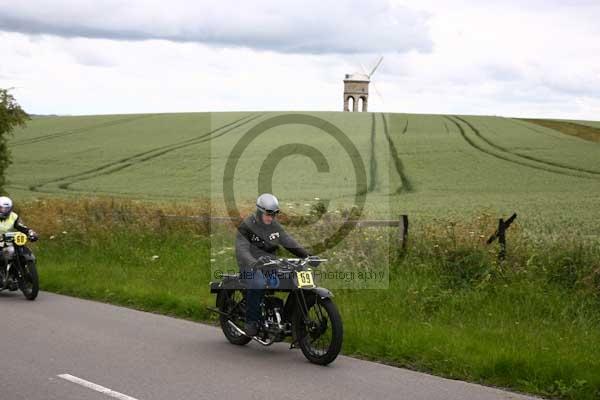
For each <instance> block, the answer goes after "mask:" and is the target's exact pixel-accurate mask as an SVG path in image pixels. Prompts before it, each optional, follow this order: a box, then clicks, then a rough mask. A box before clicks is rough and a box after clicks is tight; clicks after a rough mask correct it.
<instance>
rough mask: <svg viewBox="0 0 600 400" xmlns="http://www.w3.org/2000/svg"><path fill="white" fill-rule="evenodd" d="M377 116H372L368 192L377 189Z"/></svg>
mask: <svg viewBox="0 0 600 400" xmlns="http://www.w3.org/2000/svg"><path fill="white" fill-rule="evenodd" d="M375 132H376V126H375V114H371V151H370V157H371V158H370V159H369V178H370V181H369V188H368V189H367V192H373V191H374V190H375V189H376V187H377V158H375Z"/></svg>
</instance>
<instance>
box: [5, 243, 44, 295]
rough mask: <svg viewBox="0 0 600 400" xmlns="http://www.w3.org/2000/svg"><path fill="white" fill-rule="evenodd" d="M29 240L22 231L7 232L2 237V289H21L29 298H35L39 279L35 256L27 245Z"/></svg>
mask: <svg viewBox="0 0 600 400" xmlns="http://www.w3.org/2000/svg"><path fill="white" fill-rule="evenodd" d="M32 239H34V240H35V239H36V238H32ZM28 240H29V238H28V236H27V235H25V234H24V233H21V232H7V233H4V234H3V235H2V236H1V237H0V258H1V260H0V265H1V267H0V291H2V290H10V291H16V290H17V289H20V290H21V292H23V294H24V295H25V298H26V299H27V300H35V298H36V297H37V295H38V291H39V280H38V274H37V268H36V264H35V256H34V255H33V253H32V252H31V250H29V249H28V248H27V247H26V246H25V245H26V244H27V242H28ZM34 240H32V241H34Z"/></svg>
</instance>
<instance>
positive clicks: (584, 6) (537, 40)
mask: <svg viewBox="0 0 600 400" xmlns="http://www.w3.org/2000/svg"><path fill="white" fill-rule="evenodd" d="M2 2H3V0H0V9H2V10H3V11H2V12H1V13H2V14H4V15H6V13H5V12H4V9H6V8H7V7H1V4H2ZM22 3H24V4H25V5H21V4H20V3H19V4H16V3H15V4H14V8H15V9H17V11H14V12H13V14H11V15H13V16H14V15H16V14H15V13H17V12H18V13H19V15H21V17H23V16H27V18H33V17H35V18H37V19H38V20H40V21H42V22H43V21H46V22H48V23H51V24H53V25H61V24H62V25H64V26H68V25H69V24H70V23H71V22H73V21H74V20H75V19H80V20H81V21H88V20H91V21H92V22H93V24H96V25H94V26H95V27H96V28H97V27H98V26H100V27H103V28H102V29H105V28H106V29H108V28H109V27H112V28H114V29H117V28H118V27H121V28H120V29H121V31H127V30H130V31H131V30H135V31H136V32H138V33H139V32H142V33H144V32H147V31H148V30H150V28H149V27H150V26H153V25H156V27H157V28H156V29H157V31H159V32H162V33H161V35H163V36H165V37H167V36H169V35H184V34H185V35H187V34H191V33H190V32H192V31H193V29H192V28H193V24H192V22H190V21H194V20H195V19H196V18H200V17H197V14H198V13H197V12H194V11H193V9H192V10H190V12H189V13H188V14H187V15H184V14H185V13H184V12H183V11H185V10H184V8H183V6H182V4H183V3H181V2H177V1H176V2H174V3H173V6H172V9H173V11H172V12H165V13H160V12H159V11H160V7H159V6H157V4H163V3H162V2H161V3H148V4H149V5H148V6H147V9H146V10H144V11H143V12H141V13H140V14H139V15H133V14H132V12H131V11H127V10H128V9H127V7H126V6H124V5H123V4H124V3H122V2H113V3H110V4H112V6H114V7H125V8H120V9H119V10H120V12H117V13H110V12H108V11H107V8H106V7H108V8H110V7H109V6H110V4H109V6H102V7H98V6H96V4H95V3H92V2H83V3H82V2H80V3H78V4H80V6H79V7H78V8H77V9H76V10H64V9H61V8H58V9H56V10H55V11H52V13H50V14H49V16H48V17H47V18H46V19H44V18H43V16H42V14H41V12H37V13H36V12H34V11H31V10H33V9H34V8H36V7H34V6H29V4H31V3H30V2H22ZM323 3H324V2H323ZM398 3H399V4H398V5H386V4H383V3H381V4H379V3H378V4H376V5H373V3H358V2H357V3H354V8H352V9H351V11H349V10H350V9H341V8H339V7H337V6H329V5H327V4H326V5H325V6H320V3H311V4H309V5H308V6H304V8H299V7H300V6H297V5H294V3H290V4H286V5H285V7H283V6H279V8H278V9H277V10H275V11H273V10H272V9H271V8H269V7H267V6H265V7H263V8H261V11H260V12H251V10H250V9H249V8H247V9H242V10H241V12H240V13H239V14H240V16H239V17H236V18H238V19H236V20H235V22H231V21H225V20H224V18H225V17H224V16H225V15H226V13H227V11H228V7H227V5H226V4H225V5H215V6H214V7H213V8H212V9H211V10H210V16H211V19H213V20H214V21H215V23H214V24H213V25H210V24H209V25H207V26H210V29H212V31H211V32H213V34H214V35H222V36H223V37H229V38H233V37H235V36H236V35H238V36H240V37H243V38H244V40H246V39H247V41H246V42H244V43H246V45H247V47H244V44H243V43H242V42H243V41H238V42H231V43H229V44H227V45H219V44H218V41H216V40H212V41H210V40H209V41H173V40H156V39H152V40H150V39H146V40H125V39H124V38H123V37H119V38H118V39H114V38H112V39H111V38H105V39H99V38H81V37H78V36H79V35H78V34H72V35H71V34H69V35H67V34H64V35H63V36H57V35H56V33H57V32H54V33H55V34H54V35H45V34H44V35H41V34H30V33H7V32H4V33H2V32H0V54H2V62H0V87H12V86H16V87H18V89H17V90H16V91H15V95H16V96H17V99H18V100H19V101H20V102H21V103H23V104H24V105H25V106H26V107H27V109H28V110H29V111H30V112H34V113H62V114H67V113H72V114H87V113H131V112H175V111H227V110H231V111H233V110H341V106H342V104H341V103H342V101H341V99H342V79H343V76H344V74H345V73H350V72H354V71H358V70H360V64H361V63H362V64H364V65H365V67H366V68H367V69H369V68H370V67H371V65H372V64H373V63H374V62H375V61H376V60H377V58H378V56H379V54H383V55H384V56H385V59H384V62H383V64H382V66H381V67H380V69H379V70H378V71H377V73H376V74H375V76H374V83H375V85H376V87H377V89H378V91H379V92H380V93H381V94H382V97H383V99H382V98H380V97H379V96H377V94H376V93H372V94H371V98H370V99H369V109H370V110H373V111H389V112H416V113H460V114H488V115H506V116H530V117H553V118H573V119H577V118H580V119H592V120H593V119H595V120H599V119H600V28H599V26H600V25H599V24H596V23H595V21H597V20H598V19H600V4H598V5H597V4H596V2H587V1H577V2H562V1H561V2H558V1H556V2H554V0H552V1H550V2H546V1H541V0H540V1H537V0H536V1H534V2H533V3H530V2H528V3H527V5H522V4H521V2H516V0H515V1H512V0H511V1H503V2H489V1H488V2H480V1H477V2H475V1H468V0H450V1H445V2H438V1H433V0H421V1H418V2H417V1H399V2H398ZM550 3H552V4H550ZM40 4H41V5H40ZM46 4H47V3H39V2H38V3H37V5H38V8H39V9H40V10H46V9H47V7H46V8H45V5H46ZM81 4H83V5H85V7H84V6H81ZM169 4H171V3H169ZM248 4H250V3H248ZM265 4H266V3H265ZM277 4H279V3H277ZM303 4H306V3H303ZM324 4H325V3H324ZM336 4H337V3H336ZM548 4H550V5H548ZM359 5H360V6H359ZM27 7H29V8H30V10H28V9H27ZM245 7H250V6H245ZM398 7H400V8H398ZM279 9H286V10H287V11H285V13H286V14H285V15H282V14H281V11H280V10H279ZM389 9H396V10H414V11H410V12H406V13H405V12H404V11H396V14H394V13H392V15H395V16H398V15H402V18H408V19H409V20H410V21H407V22H402V23H401V25H404V26H405V27H404V28H403V29H404V30H403V32H408V31H410V29H413V28H414V29H416V32H417V33H415V35H414V36H413V38H414V37H418V38H421V39H423V38H425V40H421V39H419V40H416V39H414V40H413V39H411V36H410V34H407V37H409V38H408V39H406V38H396V37H392V38H387V37H384V36H386V35H387V33H388V32H389V31H388V28H389V26H392V25H393V24H391V23H390V24H391V25H390V24H388V25H385V24H383V28H382V29H379V25H378V23H373V22H374V21H375V22H378V21H380V20H385V18H386V16H387V15H388V11H389ZM157 10H159V11H157ZM162 14H164V15H162ZM274 15H275V16H277V18H278V19H280V20H281V21H284V22H286V21H287V23H280V24H279V25H277V24H275V25H273V24H267V22H269V21H270V20H269V18H273V16H274ZM359 15H375V16H377V17H376V18H374V19H369V18H368V17H366V18H365V19H364V21H367V22H364V23H363V25H358V26H359V27H360V29H358V28H356V29H354V28H353V29H350V31H351V32H361V29H362V30H363V31H364V30H366V31H368V35H367V36H365V37H366V38H367V39H365V40H364V41H363V42H358V43H355V38H354V37H353V36H349V35H347V33H348V30H349V28H348V25H344V24H343V23H342V22H340V21H346V20H348V19H350V16H353V17H354V18H358V16H359ZM292 16H293V17H292ZM203 18H205V19H206V18H208V17H203ZM219 18H220V19H219ZM377 18H379V19H377ZM397 18H400V17H397ZM412 19H414V21H413V20H412ZM96 20H97V21H96ZM129 20H130V21H131V22H130V23H127V24H126V23H125V22H123V21H129ZM198 20H202V19H198ZM313 20H314V21H316V22H314V24H315V25H314V26H315V27H316V28H315V32H316V33H315V32H313V31H312V30H311V29H309V28H310V27H312V25H311V21H313ZM216 21H225V22H223V23H222V24H221V22H219V23H217V22H216ZM411 21H412V22H411ZM344 23H345V22H344ZM261 24H262V25H261ZM365 24H367V25H368V29H366V28H365ZM237 25H239V26H237ZM263 25H264V26H268V27H269V28H268V29H266V30H264V31H262V30H256V31H252V29H251V28H252V27H253V26H263ZM284 25H285V26H284ZM186 26H188V27H191V28H186ZM236 26H237V27H236ZM300 27H303V29H304V31H302V30H301V29H300ZM411 27H412V28H411ZM415 27H417V28H415ZM112 28H111V29H112ZM186 29H187V30H186ZM190 29H191V30H190ZM390 29H391V28H390ZM21 30H22V31H25V29H21ZM182 32H183V33H182ZM241 32H242V33H243V32H246V33H248V35H249V36H248V37H246V36H244V34H242V33H241ZM279 32H280V34H279ZM293 32H294V34H292V33H293ZM323 32H328V33H330V34H329V35H325V36H323ZM423 32H425V33H423ZM192 33H193V32H192ZM294 35H297V36H298V37H295V36H294ZM419 35H421V36H419ZM423 35H425V36H423ZM90 36H93V35H90ZM100 36H102V35H100ZM159 36H160V35H159ZM274 36H276V37H274ZM315 38H322V40H321V43H320V42H318V41H317V40H316V39H315ZM370 41H372V42H370ZM402 41H404V42H402ZM427 41H430V43H432V47H431V51H427V49H428V47H427V46H425V47H422V46H421V45H423V44H424V43H427ZM300 42H302V43H303V45H302V46H304V47H302V46H300V47H297V46H299V45H298V43H300ZM346 42H348V43H350V45H351V46H354V47H355V48H356V49H359V50H354V51H351V52H350V53H343V52H342V51H346V50H344V48H343V45H346ZM394 43H412V44H411V45H406V46H399V47H398V50H399V51H394V50H397V49H396V48H394V49H388V50H382V51H381V52H379V51H377V49H380V48H385V47H386V46H387V47H388V48H389V47H390V46H393V44H394ZM267 44H268V45H267ZM369 44H372V46H370V47H369V46H368V45H369ZM294 46H296V52H294V51H291V49H292V48H294ZM378 46H383V47H378ZM420 46H421V47H420ZM298 49H300V50H298ZM316 49H317V50H318V49H321V50H324V49H329V50H328V51H326V52H323V51H321V50H318V51H317V50H316ZM365 49H367V50H370V51H367V52H364V51H366V50H365ZM372 92H374V91H372Z"/></svg>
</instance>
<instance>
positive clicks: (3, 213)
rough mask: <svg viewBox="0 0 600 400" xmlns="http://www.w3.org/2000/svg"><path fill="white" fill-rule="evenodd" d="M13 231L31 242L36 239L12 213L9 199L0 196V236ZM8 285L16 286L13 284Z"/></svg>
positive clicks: (0, 283)
mask: <svg viewBox="0 0 600 400" xmlns="http://www.w3.org/2000/svg"><path fill="white" fill-rule="evenodd" d="M14 231H18V232H21V233H24V234H26V235H27V237H28V238H29V240H31V241H32V242H35V241H36V240H37V239H38V235H37V233H36V232H35V231H34V230H33V229H30V228H28V227H27V226H26V225H25V224H23V223H22V222H21V219H20V218H19V215H17V213H15V212H14V211H13V202H12V200H11V199H10V197H6V196H0V235H3V234H5V233H8V232H14ZM0 254H1V253H0ZM4 263H5V260H4V258H3V257H0V264H4ZM10 283H12V284H13V285H16V283H15V282H10ZM2 284H3V282H0V285H2Z"/></svg>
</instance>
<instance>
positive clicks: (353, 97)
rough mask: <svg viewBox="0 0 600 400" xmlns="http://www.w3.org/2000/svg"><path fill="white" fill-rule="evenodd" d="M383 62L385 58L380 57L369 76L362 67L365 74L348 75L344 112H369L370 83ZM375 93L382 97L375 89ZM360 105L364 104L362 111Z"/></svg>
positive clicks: (345, 81) (345, 87) (345, 79)
mask: <svg viewBox="0 0 600 400" xmlns="http://www.w3.org/2000/svg"><path fill="white" fill-rule="evenodd" d="M382 61H383V57H379V60H378V61H377V63H376V64H375V66H374V67H373V69H372V70H371V72H370V73H369V74H367V73H366V72H365V69H364V67H362V65H361V68H362V69H363V73H354V74H346V77H345V78H344V111H365V112H366V111H367V105H368V103H369V83H370V82H371V77H372V76H373V74H374V73H375V71H376V70H377V68H379V66H380V65H381V62H382ZM373 87H374V85H373ZM375 92H376V93H377V95H378V96H379V97H381V95H380V94H379V91H378V90H377V89H375ZM359 104H362V107H360V109H359ZM350 106H351V107H350ZM350 108H352V109H350Z"/></svg>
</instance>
